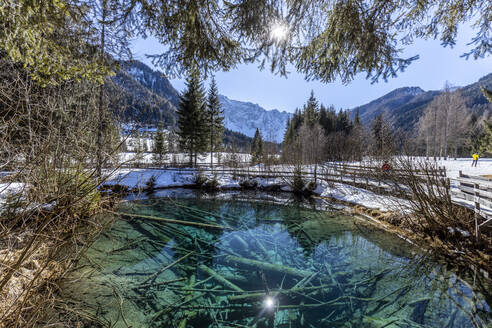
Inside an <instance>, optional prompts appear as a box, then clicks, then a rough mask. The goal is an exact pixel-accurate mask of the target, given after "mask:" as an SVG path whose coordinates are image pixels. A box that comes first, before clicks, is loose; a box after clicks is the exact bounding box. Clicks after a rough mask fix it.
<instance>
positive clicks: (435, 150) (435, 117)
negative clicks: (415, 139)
mask: <svg viewBox="0 0 492 328" xmlns="http://www.w3.org/2000/svg"><path fill="white" fill-rule="evenodd" d="M433 130H434V132H433V135H432V136H433V139H434V140H433V151H434V160H436V154H437V108H434V129H433Z"/></svg>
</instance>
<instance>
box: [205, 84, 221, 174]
mask: <svg viewBox="0 0 492 328" xmlns="http://www.w3.org/2000/svg"><path fill="white" fill-rule="evenodd" d="M206 118H207V128H208V139H209V140H208V142H209V145H208V146H209V150H210V166H211V167H212V168H213V161H214V152H215V151H218V150H220V147H221V145H222V140H223V137H224V110H223V109H222V108H221V106H220V101H219V91H218V90H217V84H216V82H215V78H212V82H211V84H210V90H209V91H208V99H207V113H206Z"/></svg>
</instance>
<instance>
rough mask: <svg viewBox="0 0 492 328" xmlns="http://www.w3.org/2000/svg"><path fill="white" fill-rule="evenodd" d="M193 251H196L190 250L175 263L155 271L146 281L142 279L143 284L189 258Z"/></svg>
mask: <svg viewBox="0 0 492 328" xmlns="http://www.w3.org/2000/svg"><path fill="white" fill-rule="evenodd" d="M193 253H195V252H189V253H188V254H186V255H184V256H181V257H180V258H179V259H177V260H176V261H174V262H173V263H171V264H169V265H166V266H165V267H163V268H162V269H160V270H159V271H157V272H156V273H154V274H153V275H151V276H150V277H148V278H147V279H145V280H144V281H142V283H141V285H144V284H146V283H147V282H149V281H154V280H155V279H156V278H157V277H158V276H159V275H160V274H161V273H163V272H164V271H166V270H167V269H169V268H171V267H173V266H174V265H176V264H178V263H179V262H181V261H183V260H184V259H185V258H187V257H188V256H190V255H191V254H193Z"/></svg>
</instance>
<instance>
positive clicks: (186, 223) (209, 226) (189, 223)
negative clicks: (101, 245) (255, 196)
mask: <svg viewBox="0 0 492 328" xmlns="http://www.w3.org/2000/svg"><path fill="white" fill-rule="evenodd" d="M108 212H110V213H112V214H115V215H122V216H129V217H132V218H142V219H148V220H153V221H160V222H166V223H172V224H179V225H184V226H189V227H199V228H205V229H218V230H233V229H232V228H230V227H226V226H221V225H216V224H207V223H200V222H192V221H183V220H175V219H168V218H161V217H157V216H150V215H142V214H132V213H118V212H114V211H109V210H108Z"/></svg>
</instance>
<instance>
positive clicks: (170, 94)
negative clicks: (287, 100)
mask: <svg viewBox="0 0 492 328" xmlns="http://www.w3.org/2000/svg"><path fill="white" fill-rule="evenodd" d="M111 82H112V83H113V86H112V87H113V88H114V89H115V90H116V89H120V90H121V91H122V93H126V94H125V96H126V99H125V101H124V104H121V105H120V107H121V108H128V109H127V110H125V111H124V113H123V114H122V116H123V119H124V120H133V121H138V122H142V123H147V124H148V123H152V122H155V121H157V120H163V121H164V124H165V126H166V127H175V126H176V121H177V114H176V111H177V108H178V104H179V93H178V91H176V89H174V87H173V86H172V84H171V83H170V82H169V80H168V79H167V78H165V77H164V76H163V75H162V73H160V72H159V71H155V70H152V69H151V68H150V67H149V66H147V65H146V64H144V63H142V62H139V61H135V60H134V61H131V62H122V63H121V69H120V70H119V71H118V72H117V74H116V75H115V76H114V77H113V78H112V79H111ZM115 92H116V91H115ZM219 100H220V102H221V105H222V107H223V109H224V116H225V120H224V123H225V127H226V128H227V129H229V130H231V131H234V132H239V133H242V134H244V135H246V136H248V137H253V136H254V133H255V131H256V128H258V129H259V130H260V132H261V134H262V136H263V137H264V139H266V140H270V141H274V142H277V143H280V142H282V139H283V134H284V131H285V128H286V126H287V119H288V118H289V117H290V116H291V115H292V114H290V113H287V112H286V111H279V110H278V109H273V110H267V109H265V108H263V107H262V106H260V105H259V104H254V103H252V102H245V101H239V100H233V99H230V98H228V97H227V96H224V95H219ZM124 105H126V106H124ZM271 122H275V123H274V124H272V123H271Z"/></svg>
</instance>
